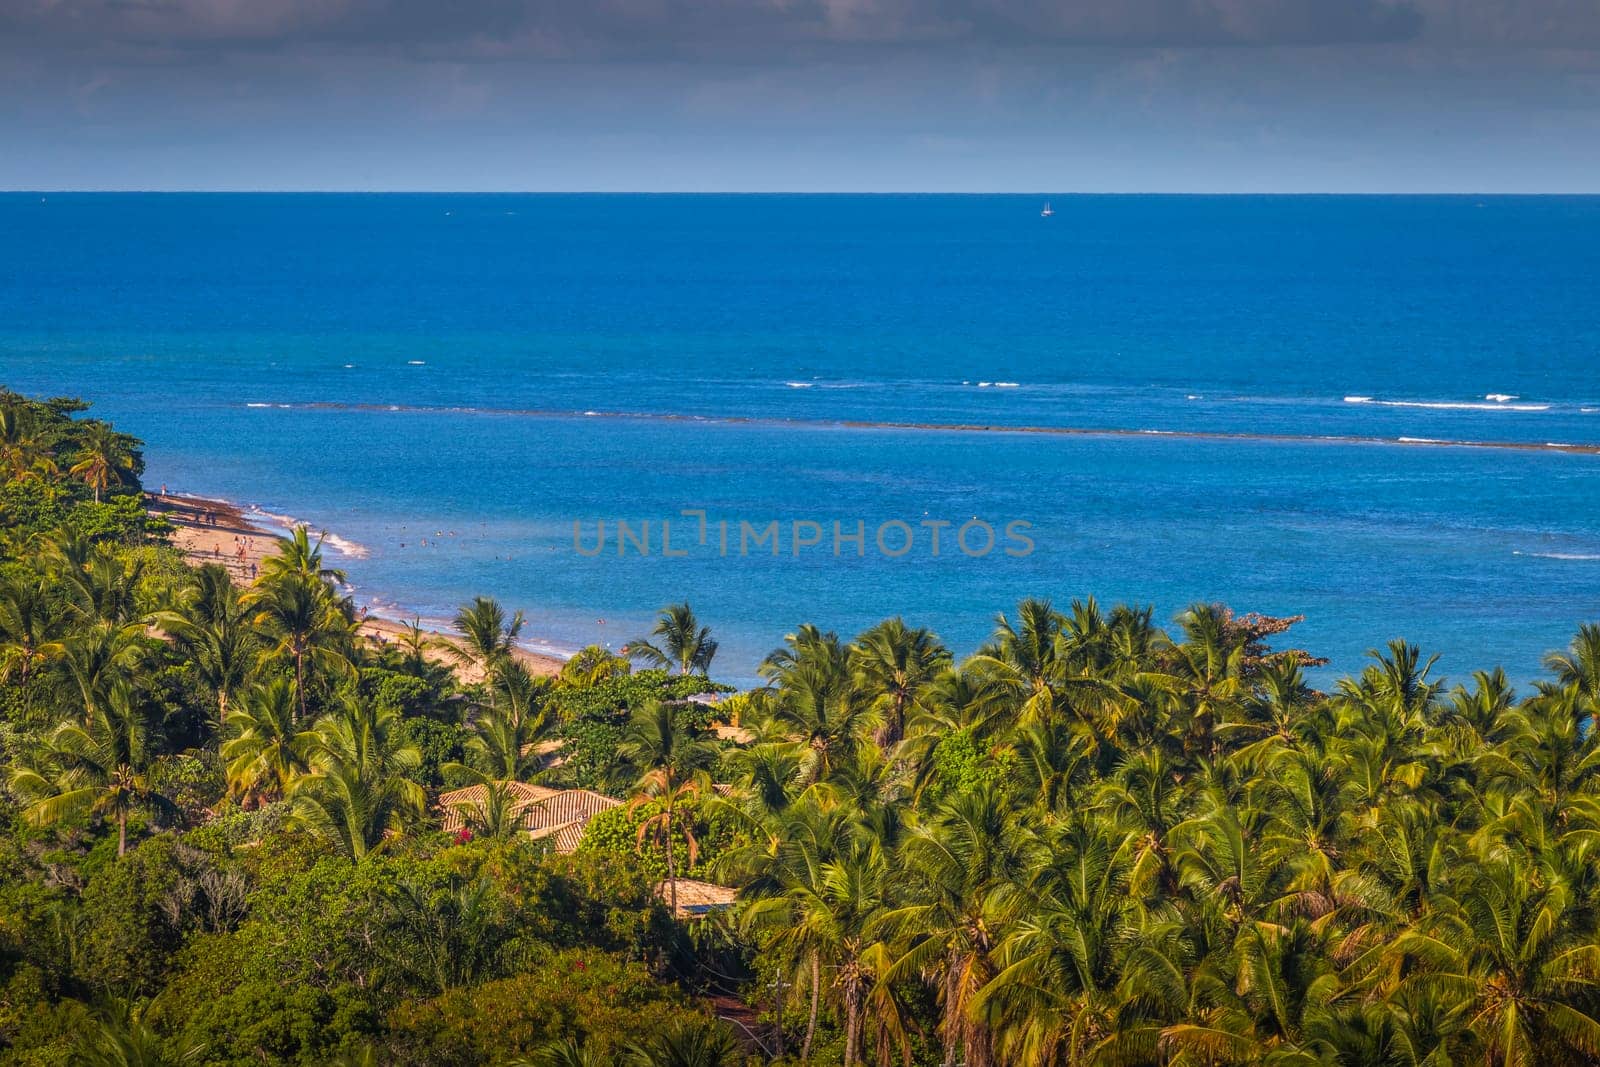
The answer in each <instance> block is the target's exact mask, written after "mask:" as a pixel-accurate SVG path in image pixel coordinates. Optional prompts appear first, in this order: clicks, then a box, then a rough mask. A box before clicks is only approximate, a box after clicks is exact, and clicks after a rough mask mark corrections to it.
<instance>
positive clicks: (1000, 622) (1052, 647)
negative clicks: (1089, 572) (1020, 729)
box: [967, 600, 1067, 721]
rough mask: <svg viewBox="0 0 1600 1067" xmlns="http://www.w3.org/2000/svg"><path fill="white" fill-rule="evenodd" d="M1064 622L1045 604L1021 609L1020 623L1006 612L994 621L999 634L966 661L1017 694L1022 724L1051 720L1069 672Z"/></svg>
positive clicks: (1032, 603) (1024, 605)
mask: <svg viewBox="0 0 1600 1067" xmlns="http://www.w3.org/2000/svg"><path fill="white" fill-rule="evenodd" d="M1064 625H1065V620H1064V619H1063V618H1062V617H1061V614H1060V613H1059V612H1057V611H1056V610H1055V609H1054V608H1052V607H1051V606H1050V602H1049V601H1047V600H1024V601H1022V603H1020V604H1018V605H1017V623H1016V624H1015V625H1013V624H1012V623H1011V620H1009V619H1007V618H1006V616H1005V615H1004V613H1002V614H1000V615H998V616H996V617H995V632H994V636H993V637H991V638H990V639H989V641H988V643H987V644H985V645H984V646H983V647H982V648H980V649H979V650H978V654H977V655H975V656H973V657H972V659H971V660H970V661H969V662H968V664H967V666H968V669H970V670H973V671H976V672H978V673H980V674H983V675H986V676H988V677H991V678H993V679H995V680H996V681H997V682H999V683H1000V684H1003V685H1006V686H1008V687H1010V688H1011V689H1013V690H1014V691H1015V692H1016V694H1017V696H1018V698H1019V700H1020V703H1019V704H1018V705H1017V707H1016V715H1017V717H1018V718H1019V719H1020V720H1023V721H1027V720H1049V719H1050V718H1051V717H1052V716H1053V715H1054V714H1055V710H1056V699H1057V694H1058V689H1059V687H1060V683H1061V680H1062V678H1063V677H1064V676H1065V674H1066V669H1067V662H1066V660H1067V642H1066V640H1065V636H1064V634H1063V627H1064Z"/></svg>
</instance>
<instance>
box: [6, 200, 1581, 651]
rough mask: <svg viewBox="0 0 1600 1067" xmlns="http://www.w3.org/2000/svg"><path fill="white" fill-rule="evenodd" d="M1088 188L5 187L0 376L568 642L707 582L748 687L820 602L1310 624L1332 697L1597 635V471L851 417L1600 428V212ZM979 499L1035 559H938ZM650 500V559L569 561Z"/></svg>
mask: <svg viewBox="0 0 1600 1067" xmlns="http://www.w3.org/2000/svg"><path fill="white" fill-rule="evenodd" d="M1055 207H1056V209H1057V211H1056V215H1055V217H1054V218H1052V219H1049V220H1043V219H1040V218H1039V216H1038V205H1037V204H1035V203H1033V202H1032V201H1031V200H1027V199H1024V198H1016V197H891V198H881V197H651V196H637V197H631V196H630V197H554V196H530V197H497V196H427V197H424V196H328V197H320V196H310V197H307V196H297V197H278V196H259V197H257V196H231V195H229V196H149V197H146V196H58V195H50V196H48V197H47V198H44V199H43V200H41V198H40V197H38V196H25V195H8V196H0V382H3V383H4V384H6V385H8V386H10V387H12V388H16V389H19V390H23V391H27V392H34V393H76V394H79V395H82V396H85V397H86V398H88V399H90V400H92V401H94V403H95V406H96V411H97V412H99V413H101V414H104V415H106V416H108V417H110V418H113V419H115V420H116V421H117V422H118V423H119V424H121V425H123V426H124V427H125V428H127V429H128V430H130V431H131V432H134V433H136V434H138V435H140V436H141V437H143V438H145V439H146V441H147V442H148V445H149V447H148V455H147V458H148V462H149V471H148V474H147V480H148V481H149V482H150V483H152V484H157V485H158V484H160V483H162V482H166V483H169V484H170V485H171V486H172V487H173V488H181V489H183V490H186V491H192V492H198V493H209V494H216V495H220V496H225V497H228V498H231V499H235V500H239V501H241V502H247V503H254V504H257V505H259V506H261V507H263V508H264V509H266V510H268V511H271V512H273V513H277V514H282V515H288V516H294V517H297V518H302V519H306V520H309V521H312V522H314V523H318V524H323V525H327V526H328V527H329V529H331V530H332V531H333V532H334V533H335V534H337V535H338V537H339V538H341V539H342V541H343V542H346V543H347V549H348V551H350V552H351V553H353V554H352V555H350V556H348V557H346V558H344V559H342V560H341V561H340V562H341V563H342V565H344V566H346V568H347V569H348V570H349V572H350V575H351V579H352V581H353V582H354V583H355V585H356V586H357V595H358V597H359V598H364V599H367V600H370V601H371V602H373V603H376V604H379V605H380V606H390V607H393V606H398V607H400V608H403V609H405V610H410V611H417V612H420V613H422V614H423V615H424V617H443V616H446V615H448V613H449V611H450V609H451V608H452V606H453V605H455V604H457V603H459V602H460V601H461V600H463V599H465V598H466V597H467V596H469V595H471V594H474V593H477V592H491V593H494V594H496V595H498V596H500V597H501V598H502V599H503V600H505V601H506V602H508V603H509V604H511V605H513V606H520V607H525V608H526V609H527V610H528V612H529V616H530V619H531V623H530V630H531V631H532V632H533V633H535V634H537V635H538V636H539V637H540V638H542V639H544V640H545V641H546V642H547V643H548V644H550V645H553V646H555V647H560V648H570V647H575V646H577V645H580V644H583V643H586V642H588V641H591V640H598V641H601V642H603V643H610V644H613V645H620V644H621V643H623V642H624V641H625V640H627V639H628V638H629V637H632V636H636V635H637V634H638V633H640V632H642V628H643V627H645V626H646V625H647V623H648V619H649V617H650V615H651V613H652V612H653V610H654V609H655V608H657V607H658V606H660V605H661V604H663V603H666V602H667V601H669V600H675V599H681V598H683V597H688V598H690V599H691V600H692V601H693V602H694V604H695V606H696V609H697V610H698V611H699V613H700V614H701V615H702V616H703V617H704V619H705V620H706V621H708V622H710V623H711V624H712V625H713V626H714V627H715V628H716V630H717V632H718V633H719V635H720V636H721V637H722V638H723V641H724V644H723V652H722V654H721V657H720V659H719V663H718V666H719V667H720V668H721V672H722V673H724V674H727V675H730V676H733V677H734V678H735V679H739V678H747V677H748V676H749V675H750V674H751V671H752V669H753V666H754V664H755V662H756V661H757V660H758V659H759V657H760V655H762V654H763V653H764V652H765V651H767V650H768V649H769V648H771V647H772V646H773V645H775V644H776V643H777V642H778V641H779V640H780V639H781V638H782V635H783V634H784V633H785V632H786V631H788V630H790V629H792V628H793V627H794V626H795V625H796V624H798V623H799V622H801V621H805V620H814V621H817V622H819V623H822V624H823V625H825V626H830V627H835V628H837V629H839V630H840V631H841V632H853V631H855V630H857V629H860V628H862V627H865V626H867V625H870V624H871V623H872V622H874V621H876V620H877V619H879V618H881V617H883V616H885V615H889V614H895V613H904V614H905V615H906V616H907V617H908V619H911V620H913V621H915V622H918V623H922V624H926V625H930V626H932V627H934V628H935V629H937V630H938V631H939V632H940V633H941V634H942V635H943V636H944V637H945V638H946V639H947V640H948V641H950V642H951V643H952V644H953V645H954V646H956V647H957V649H958V650H960V651H963V652H964V651H969V650H971V649H972V648H973V647H974V646H975V645H976V644H977V643H978V642H979V641H980V640H981V639H982V638H983V637H984V636H985V635H986V634H987V632H988V631H989V629H990V627H991V623H992V617H993V614H994V612H995V611H997V610H1000V609H1003V608H1006V607H1009V606H1010V605H1011V604H1012V603H1013V602H1014V601H1015V600H1016V599H1018V598H1019V597H1022V596H1025V595H1045V596H1050V597H1053V598H1054V599H1056V600H1057V601H1059V602H1061V603H1063V604H1065V602H1066V600H1068V599H1069V598H1070V597H1073V596H1081V595H1087V594H1090V593H1093V594H1096V595H1098V596H1099V597H1100V598H1101V599H1102V601H1107V602H1110V601H1115V600H1133V601H1138V602H1141V603H1144V602H1148V603H1154V604H1155V605H1156V608H1157V613H1158V616H1160V617H1163V618H1165V617H1170V616H1171V615H1172V614H1174V613H1175V612H1177V611H1178V610H1181V609H1182V608H1183V607H1184V606H1185V605H1186V604H1188V603H1190V602H1193V601H1196V600H1201V599H1221V600H1226V601H1228V602H1229V603H1231V604H1233V605H1235V606H1236V607H1237V608H1238V609H1240V610H1257V611H1266V612H1270V613H1274V614H1289V613H1304V614H1306V616H1307V620H1306V622H1305V623H1304V624H1303V625H1302V626H1301V627H1299V628H1298V629H1297V630H1296V637H1297V639H1298V641H1299V642H1300V643H1302V644H1305V645H1307V646H1309V647H1311V648H1313V649H1314V650H1316V651H1318V652H1320V653H1322V654H1325V655H1329V656H1331V657H1333V660H1334V662H1333V665H1332V668H1331V669H1330V671H1329V672H1327V673H1325V674H1324V675H1323V677H1324V678H1327V677H1330V676H1331V675H1332V674H1333V673H1336V672H1342V671H1349V670H1354V669H1357V668H1358V667H1359V665H1360V662H1361V656H1362V653H1363V652H1364V650H1365V649H1367V648H1369V647H1372V646H1375V645H1380V644H1382V643H1383V642H1384V641H1386V640H1387V639H1388V638H1390V637H1393V636H1401V635H1403V636H1406V637H1408V638H1410V639H1412V640H1415V641H1418V642H1420V643H1422V644H1423V645H1424V647H1425V648H1426V649H1428V650H1431V651H1442V652H1443V653H1444V656H1443V658H1442V660H1441V669H1442V670H1444V671H1446V672H1447V673H1449V674H1451V675H1452V676H1458V677H1459V676H1461V675H1464V674H1465V673H1466V672H1468V671H1470V670H1471V669H1474V668H1476V667H1480V666H1486V665H1489V664H1492V663H1503V664H1504V665H1505V666H1506V667H1507V668H1508V670H1510V671H1511V672H1512V674H1513V676H1514V677H1517V678H1520V679H1528V678H1531V677H1533V676H1535V674H1536V673H1537V668H1538V662H1539V659H1540V657H1541V656H1542V654H1543V653H1544V652H1546V651H1547V650H1549V649H1551V648H1554V647H1557V646H1560V645H1562V644H1564V643H1565V642H1566V640H1567V638H1568V637H1569V636H1570V634H1571V632H1572V630H1573V629H1574V628H1575V627H1576V624H1577V623H1578V622H1579V621H1581V620H1584V619H1592V618H1595V617H1600V595H1597V594H1600V456H1594V455H1577V454H1566V453H1560V452H1553V451H1550V450H1548V449H1541V450H1512V449H1467V448H1436V447H1422V446H1402V445H1398V444H1375V443H1353V442H1350V441H1347V440H1344V441H1341V440H1332V441H1306V440H1249V439H1236V440H1203V439H1190V438H1169V437H1164V436H1161V435H1159V434H1147V435H1139V436H1070V437H1067V436H1048V435H1039V434H1023V433H1005V432H983V433H978V432H961V433H957V432H942V431H915V430H909V429H904V428H894V429H891V428H867V427H841V426H838V425H832V424H833V423H837V422H838V421H840V420H859V421H864V422H890V423H900V424H904V423H937V424H962V425H984V426H991V427H1006V426H1012V427H1021V426H1034V427H1068V428H1079V429H1116V430H1127V431H1193V432H1205V433H1226V434H1276V435H1292V436H1296V437H1305V436H1311V437H1317V436H1328V437H1334V438H1349V437H1357V438H1372V437H1378V438H1389V439H1397V438H1401V437H1410V438H1427V439H1434V440H1454V441H1469V440H1470V441H1502V442H1524V443H1528V444H1532V445H1536V446H1543V445H1544V444H1545V443H1548V442H1557V443H1571V444H1579V445H1584V444H1588V445H1593V444H1600V372H1597V371H1596V369H1595V367H1596V366H1597V365H1600V324H1597V320H1596V318H1595V316H1594V315H1593V308H1594V300H1595V296H1596V285H1597V279H1600V240H1597V238H1600V199H1594V198H1486V199H1483V200H1475V199H1472V198H1418V197H1350V198H1345V197H1305V198H1259V197H1238V198H1207V197H1084V198H1072V199H1067V200H1061V199H1059V198H1058V199H1057V200H1056V201H1055ZM391 409H393V410H391ZM584 412H595V413H617V414H621V415H631V416H641V417H637V418H634V417H601V416H599V415H585V414H583V413H584ZM658 416H683V417H682V418H677V417H675V418H662V417H658ZM727 418H736V419H747V420H752V421H741V422H727V421H718V420H719V419H727ZM683 508H704V509H705V510H706V511H707V512H708V513H709V516H710V519H711V521H712V522H713V524H714V523H715V521H716V520H717V519H719V518H722V519H727V520H730V521H731V522H732V523H733V524H734V529H735V531H737V524H738V522H739V521H740V520H744V521H747V522H749V523H751V524H752V525H753V526H755V527H757V528H759V527H763V526H765V524H767V523H768V522H771V521H778V522H780V523H782V524H784V525H783V534H784V542H783V545H782V549H783V554H782V555H781V556H779V557H778V558H773V557H772V556H771V555H767V554H764V553H757V554H751V555H747V556H744V557H740V556H739V555H738V553H737V549H736V547H735V549H734V551H733V552H731V553H730V555H729V556H727V557H723V556H721V555H720V554H719V553H718V552H717V551H716V550H715V549H716V537H715V532H714V531H715V526H714V525H713V528H712V530H713V532H712V536H711V537H710V539H709V544H708V546H707V547H706V548H701V547H700V546H698V545H693V546H691V547H692V549H693V550H692V551H690V552H689V554H688V555H687V556H686V557H683V558H672V559H666V558H662V557H661V556H660V554H659V533H660V521H661V520H662V519H663V518H666V519H672V520H674V527H673V529H674V538H675V542H677V539H678V538H681V537H683V535H684V534H685V533H686V532H687V531H688V530H689V528H690V527H692V526H693V525H694V520H693V519H689V518H682V517H679V515H678V513H679V511H680V509H683ZM973 516H978V517H981V518H983V519H984V520H986V521H988V522H990V523H992V524H993V525H995V526H996V527H997V528H998V527H1000V526H1003V524H1004V523H1005V522H1007V521H1011V520H1024V521H1027V522H1029V523H1031V530H1030V533H1031V536H1032V538H1033V541H1034V543H1035V546H1036V547H1035V550H1034V551H1033V553H1032V554H1031V555H1028V556H1026V557H1023V558H1015V557H1009V556H1005V555H1003V554H1002V553H1001V552H1000V551H999V550H998V549H997V550H996V551H995V552H993V553H991V554H989V555H987V556H985V557H983V558H968V557H966V556H964V555H962V554H961V553H960V552H959V551H951V549H950V546H949V543H948V541H946V544H945V551H944V552H942V553H941V555H940V556H939V557H937V558H935V557H932V556H931V555H930V554H929V552H928V551H927V538H926V531H925V529H924V528H922V527H920V526H919V525H918V524H920V523H921V522H922V521H923V520H924V519H925V518H926V519H945V520H949V521H951V522H952V523H953V524H955V525H959V524H960V523H962V522H965V521H967V520H968V519H970V518H972V517H973ZM617 519H624V520H628V521H630V522H631V523H633V524H634V525H635V528H637V525H638V524H639V523H642V522H643V521H646V520H649V521H650V522H651V523H652V527H653V534H654V537H655V538H656V542H655V546H654V547H655V551H654V552H653V554H652V555H651V556H650V557H647V558H641V557H640V556H638V555H637V554H634V553H632V552H630V553H629V554H628V555H627V556H625V557H623V558H618V557H617V556H616V554H615V544H614V541H613V543H611V544H610V545H608V548H609V549H610V550H609V551H608V552H607V553H606V554H604V555H602V556H598V557H594V558H589V557H586V556H583V555H581V554H579V553H577V552H575V551H574V546H573V528H572V526H573V522H574V521H575V520H577V521H580V522H581V523H582V524H583V526H582V529H583V531H584V532H583V539H584V542H585V544H586V545H589V546H592V544H593V538H594V531H595V529H596V527H595V523H596V522H597V521H600V520H606V521H607V522H608V523H612V524H614V523H615V521H616V520H617ZM895 519H899V520H901V521H904V522H906V523H907V524H909V525H910V526H911V527H912V528H913V529H916V530H918V531H920V532H919V543H918V547H917V548H915V549H913V551H911V552H910V553H908V554H907V555H906V556H904V557H902V558H898V559H891V558H886V557H885V556H884V555H883V554H881V553H880V552H879V551H877V549H876V546H875V545H874V544H873V538H872V531H874V530H875V529H876V528H877V527H878V526H879V525H880V524H882V523H884V522H887V521H890V520H895ZM796 520H799V521H815V522H817V523H818V524H819V525H820V526H821V527H822V529H823V531H824V542H823V544H822V545H821V546H819V547H816V548H810V549H804V550H802V551H801V554H800V556H799V557H798V558H796V557H794V556H793V555H792V554H791V551H790V545H789V533H790V532H791V530H792V527H790V526H789V525H788V524H790V523H792V522H794V521H796ZM835 520H839V521H841V522H842V523H843V524H844V528H845V530H846V531H849V530H851V529H853V528H854V525H855V523H856V522H857V521H860V522H862V523H863V524H864V525H865V527H866V529H867V531H868V533H867V545H866V551H865V555H864V556H863V557H860V558H857V557H855V556H854V555H853V553H854V548H853V546H851V545H849V544H845V545H843V546H842V548H843V551H842V552H841V555H840V556H838V557H835V556H834V554H833V551H832V538H831V524H832V522H833V521H835ZM612 530H613V531H614V525H613V526H612ZM952 530H953V527H952ZM452 531H453V535H452ZM949 536H951V531H946V533H945V537H946V538H948V537H949ZM424 539H425V540H426V541H427V542H428V543H427V545H426V546H425V547H424V546H423V544H422V541H423V540H424ZM734 539H735V546H736V545H737V532H735V534H734Z"/></svg>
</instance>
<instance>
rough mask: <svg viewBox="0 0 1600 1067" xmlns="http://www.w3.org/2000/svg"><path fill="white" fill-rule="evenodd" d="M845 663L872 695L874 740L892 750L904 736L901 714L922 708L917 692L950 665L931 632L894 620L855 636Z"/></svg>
mask: <svg viewBox="0 0 1600 1067" xmlns="http://www.w3.org/2000/svg"><path fill="white" fill-rule="evenodd" d="M850 662H851V665H852V667H853V668H854V671H855V674H856V678H857V682H858V684H860V685H861V687H862V688H863V689H865V690H866V691H867V692H868V693H871V694H875V696H874V697H873V701H872V708H873V713H874V714H875V715H876V716H877V717H878V719H879V720H880V724H879V726H878V730H877V734H876V740H877V742H878V744H879V745H880V746H882V747H883V748H892V747H893V746H895V745H896V744H898V743H899V742H900V739H901V738H902V737H904V736H905V731H906V720H907V718H908V717H910V716H911V715H913V714H915V713H916V712H918V711H920V710H922V697H923V694H924V693H925V692H926V690H927V689H928V687H929V686H930V685H931V684H932V682H933V680H934V679H935V678H936V677H938V676H939V674H940V672H942V671H943V670H945V669H946V668H948V667H949V666H950V652H949V650H948V649H946V648H945V647H944V646H943V645H941V644H940V643H939V639H938V638H937V637H935V636H934V635H933V634H932V632H930V631H928V630H925V629H916V630H913V629H911V628H910V627H908V626H907V625H906V624H905V622H904V621H902V620H900V619H898V618H896V619H888V620H886V621H884V622H881V623H879V624H878V625H876V626H874V627H873V628H872V629H870V630H868V631H867V632H866V633H864V634H862V635H861V636H860V637H858V638H856V642H855V644H854V645H853V646H852V647H851V650H850Z"/></svg>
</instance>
